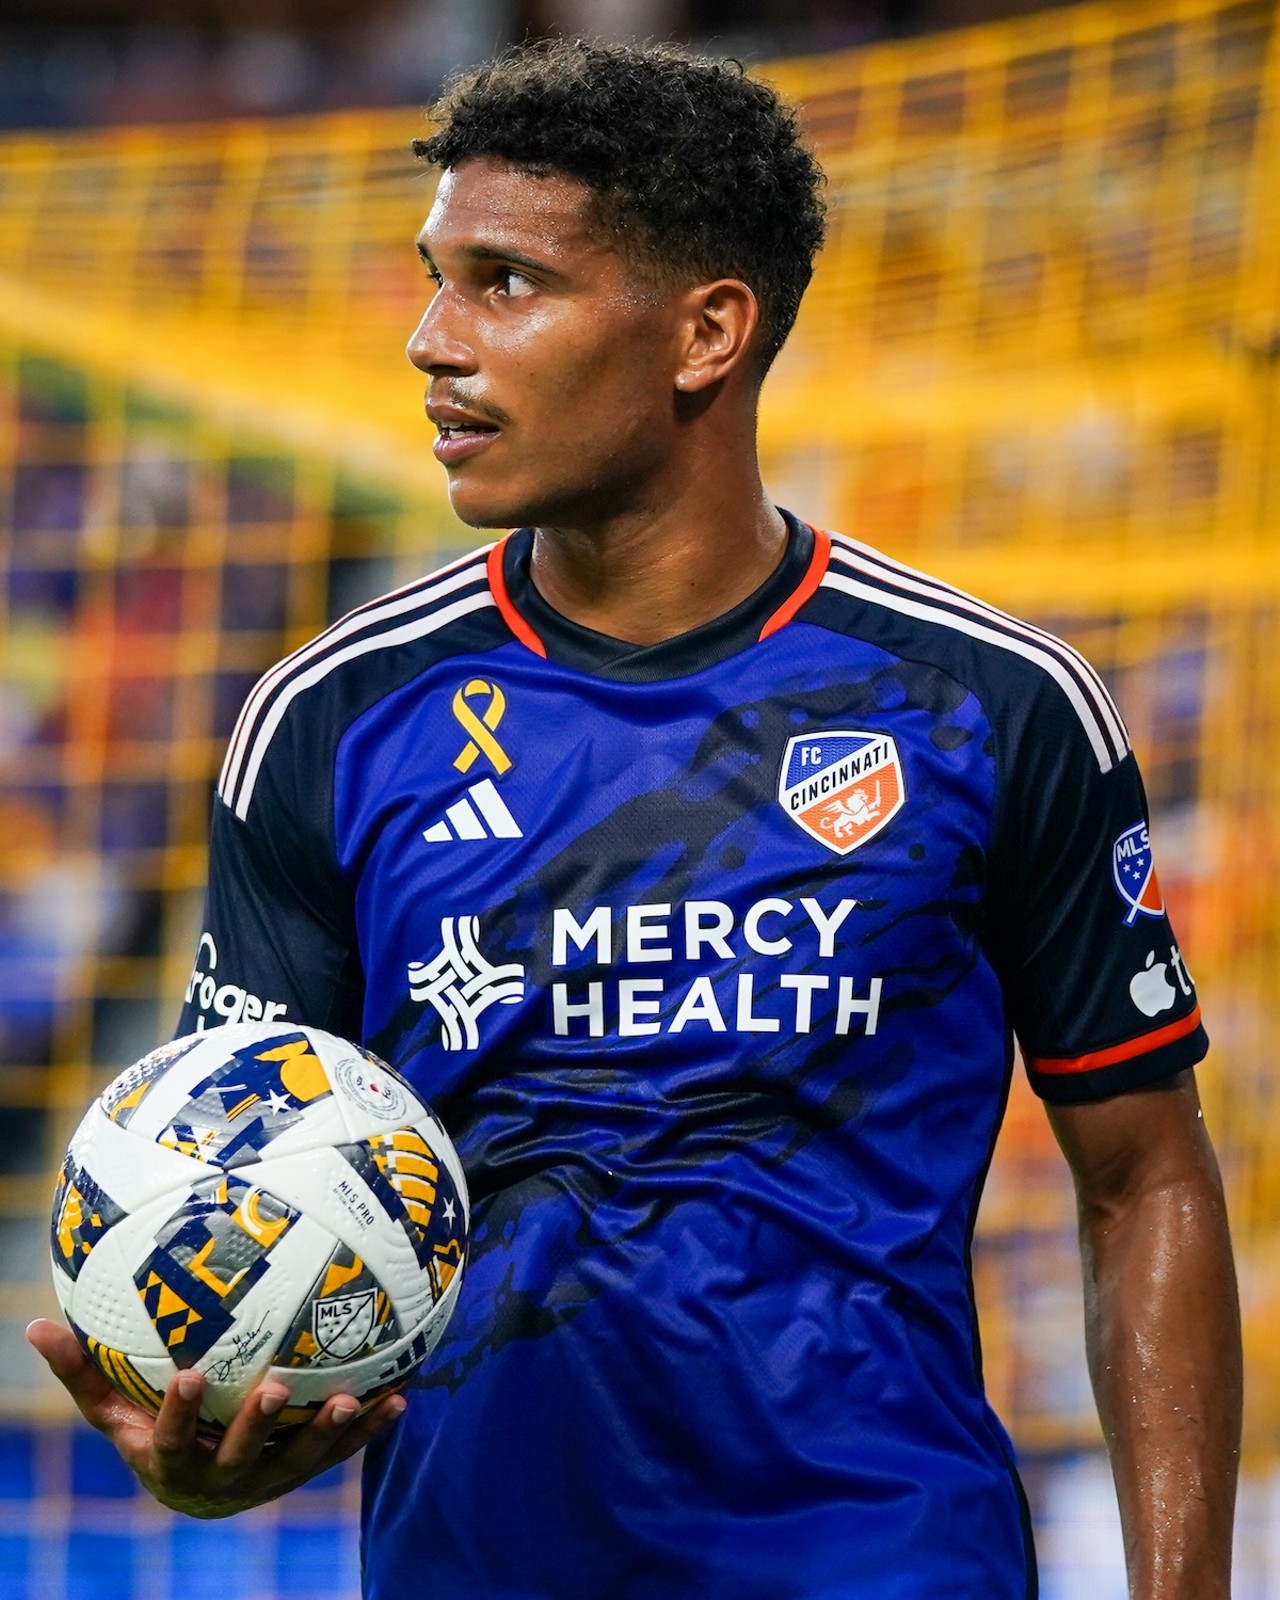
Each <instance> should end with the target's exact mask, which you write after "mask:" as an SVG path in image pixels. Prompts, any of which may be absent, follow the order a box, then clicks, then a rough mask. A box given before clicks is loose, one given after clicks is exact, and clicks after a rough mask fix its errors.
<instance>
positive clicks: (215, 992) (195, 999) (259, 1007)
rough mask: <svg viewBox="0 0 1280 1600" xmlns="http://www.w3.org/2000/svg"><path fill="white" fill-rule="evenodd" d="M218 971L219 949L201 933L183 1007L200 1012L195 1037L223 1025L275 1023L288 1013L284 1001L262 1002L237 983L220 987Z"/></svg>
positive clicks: (209, 936)
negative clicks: (226, 1023) (206, 1029)
mask: <svg viewBox="0 0 1280 1600" xmlns="http://www.w3.org/2000/svg"><path fill="white" fill-rule="evenodd" d="M217 971H218V947H217V945H216V944H215V943H214V942H213V935H212V934H211V933H202V934H201V935H200V943H199V944H198V945H197V946H196V964H195V967H194V968H193V969H192V973H191V978H190V980H189V982H188V983H187V993H186V997H185V998H186V1003H187V1004H188V1005H192V1004H194V1005H195V1007H196V1009H197V1010H198V1011H199V1012H200V1015H199V1016H198V1017H197V1018H196V1032H197V1033H202V1032H203V1031H204V1029H205V1028H206V1027H209V1026H212V1027H215V1028H216V1027H218V1026H220V1025H221V1024H222V1023H224V1022H274V1021H275V1020H276V1018H277V1017H283V1016H285V1015H286V1014H287V1013H288V1010H289V1007H288V1006H287V1005H286V1004H285V1003H284V1001H283V1000H263V999H262V998H261V997H260V996H258V995H256V994H253V993H252V992H251V991H250V990H248V989H242V988H241V987H240V985H239V984H238V983H219V982H218V978H217Z"/></svg>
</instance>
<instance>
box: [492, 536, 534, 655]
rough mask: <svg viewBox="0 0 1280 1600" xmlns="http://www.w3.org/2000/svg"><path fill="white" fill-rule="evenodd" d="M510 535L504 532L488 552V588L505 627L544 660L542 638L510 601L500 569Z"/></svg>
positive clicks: (503, 574)
mask: <svg viewBox="0 0 1280 1600" xmlns="http://www.w3.org/2000/svg"><path fill="white" fill-rule="evenodd" d="M510 537H511V535H510V534H509V533H507V534H504V535H503V536H502V538H501V539H499V540H498V542H497V544H495V545H494V547H493V549H492V550H490V552H489V559H488V561H486V563H485V566H486V568H487V569H488V573H489V588H490V589H491V590H492V592H493V598H494V601H495V603H496V604H497V607H498V611H499V613H500V614H501V617H502V620H503V621H504V622H505V623H506V625H507V627H508V628H510V629H511V631H512V633H514V634H515V636H516V638H517V639H519V641H520V643H521V644H526V645H528V647H529V648H530V650H532V651H533V653H534V655H535V656H541V657H542V659H543V660H544V661H545V660H546V659H547V647H546V645H545V644H543V642H542V640H541V639H539V637H538V635H537V634H536V633H535V632H534V631H533V629H532V628H531V627H530V626H529V624H528V623H527V622H526V621H525V620H524V618H523V617H522V616H521V615H520V613H519V612H518V611H517V610H516V608H515V606H514V605H513V604H512V603H511V596H510V595H509V594H508V593H507V577H506V574H505V573H504V572H503V570H502V558H503V555H504V553H505V552H506V548H507V540H508V539H510Z"/></svg>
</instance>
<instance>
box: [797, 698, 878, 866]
mask: <svg viewBox="0 0 1280 1600" xmlns="http://www.w3.org/2000/svg"><path fill="white" fill-rule="evenodd" d="M906 798H907V785H906V781H905V779H904V778H903V773H902V762H901V761H900V760H899V759H898V747H897V745H896V744H894V742H893V740H892V739H891V738H890V737H889V735H888V734H886V733H851V732H846V731H845V730H843V729H838V730H833V731H831V732H829V733H805V734H801V735H800V736H799V737H798V738H795V739H791V740H789V741H788V743H787V749H786V754H785V755H784V756H783V758H782V772H781V774H780V775H779V778H778V803H779V804H780V805H781V807H782V809H783V810H784V811H785V812H786V814H787V815H788V816H789V817H790V818H791V820H792V822H794V823H795V824H796V826H797V827H799V828H803V829H804V831H805V832H806V833H807V834H809V835H810V836H811V837H812V838H814V839H817V840H818V842H819V843H820V844H825V845H826V847H827V849H828V850H834V851H835V853H836V854H837V855H838V856H847V855H848V854H849V852H850V851H851V850H856V849H857V848H858V846H859V845H860V844H866V842H867V840H868V839H871V838H874V837H875V835H876V834H877V833H879V832H880V830H881V828H883V827H885V826H886V824H888V823H889V822H890V821H891V820H892V819H893V818H894V817H896V816H897V814H898V812H899V811H901V810H902V807H903V804H904V802H905V801H906Z"/></svg>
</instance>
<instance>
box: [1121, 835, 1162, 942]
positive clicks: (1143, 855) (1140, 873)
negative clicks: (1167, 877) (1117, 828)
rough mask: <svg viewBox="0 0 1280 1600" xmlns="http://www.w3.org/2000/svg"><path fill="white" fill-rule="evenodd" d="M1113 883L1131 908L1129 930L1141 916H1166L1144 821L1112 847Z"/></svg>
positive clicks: (1128, 918)
mask: <svg viewBox="0 0 1280 1600" xmlns="http://www.w3.org/2000/svg"><path fill="white" fill-rule="evenodd" d="M1111 880H1112V882H1113V883H1114V884H1115V886H1116V890H1117V892H1118V894H1119V896H1120V898H1121V899H1122V900H1123V901H1124V903H1125V905H1127V906H1128V908H1129V909H1128V911H1127V912H1126V913H1125V919H1124V925H1125V927H1126V928H1132V927H1133V925H1134V923H1135V922H1136V921H1137V920H1138V918H1139V917H1162V916H1163V915H1164V896H1163V895H1162V894H1161V892H1160V882H1159V879H1158V878H1157V877H1156V867H1155V861H1154V859H1153V857H1152V854H1151V837H1150V835H1149V834H1148V832H1147V825H1146V823H1145V822H1135V823H1134V825H1133V827H1132V828H1126V829H1125V831H1124V832H1123V833H1122V834H1121V835H1120V837H1119V838H1118V839H1117V840H1116V842H1115V843H1114V844H1113V845H1112V846H1111Z"/></svg>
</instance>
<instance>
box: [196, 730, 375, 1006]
mask: <svg viewBox="0 0 1280 1600" xmlns="http://www.w3.org/2000/svg"><path fill="white" fill-rule="evenodd" d="M298 741H299V734H298V730H297V728H296V727H289V726H287V725H286V727H285V728H282V729H281V733H280V735H278V736H277V738H276V740H275V741H274V742H273V744H272V748H271V755H270V759H269V761H268V762H267V763H265V764H264V766H263V769H262V772H261V774H260V775H259V777H258V781H257V783H256V785H255V787H254V790H253V799H252V804H251V805H250V806H249V807H248V808H247V812H246V814H245V816H244V817H243V818H242V817H240V816H238V815H237V814H236V812H234V811H233V810H232V809H231V808H230V807H229V806H228V805H227V804H226V803H225V802H224V800H223V799H222V798H221V797H220V796H215V798H214V802H213V805H214V815H213V827H212V833H211V838H210V847H209V887H208V892H207V895H206V899H205V912H204V925H203V928H202V931H201V934H200V940H199V945H198V947H197V951H196V963H195V968H194V970H193V972H192V974H191V979H190V982H189V984H188V986H187V993H186V999H185V1004H184V1006H183V1010H182V1016H181V1019H180V1021H179V1028H178V1031H179V1032H180V1033H190V1032H193V1031H195V1030H197V1029H201V1028H210V1027H216V1026H218V1025H219V1024H221V1023H224V1022H254V1021H259V1020H261V1021H273V1020H274V1019H275V1018H277V1017H279V1018H285V1019H287V1020H289V1021H290V1022H302V1023H310V1024H312V1025H314V1026H316V1027H320V1028H327V1029H329V1030H330V1031H331V1032H333V1033H337V1034H339V1035H341V1036H342V1037H344V1038H358V1037H359V1033H360V1026H361V1012H362V1005H363V994H364V981H363V974H362V972H361V969H360V962H359V956H358V952H357V948H356V936H355V923H354V912H353V906H352V897H351V893H350V890H349V887H348V885H347V883H346V881H345V879H344V877H343V875H342V873H341V871H340V869H339V867H338V864H337V860H336V853H335V850H334V845H333V839H332V826H331V823H327V822H326V816H327V813H328V812H329V810H330V808H329V807H328V806H327V805H325V804H323V803H320V804H317V801H322V800H323V797H324V796H325V795H326V794H327V785H325V784H324V783H323V782H318V781H317V779H318V776H319V774H318V772H317V770H316V769H317V767H318V766H322V765H323V762H322V760H321V761H319V762H318V761H317V760H316V759H315V756H316V753H315V752H312V753H311V755H310V757H309V756H308V752H307V750H306V748H305V742H303V743H302V744H299V742H298Z"/></svg>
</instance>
